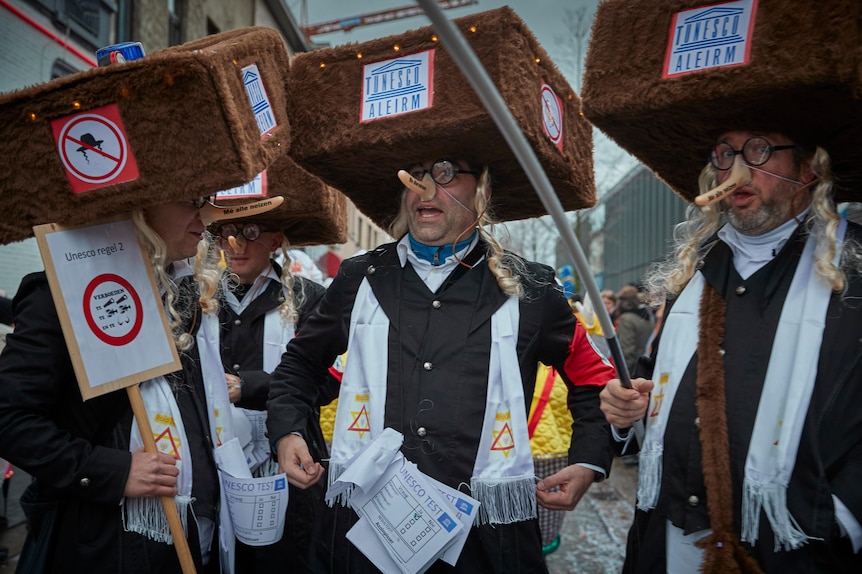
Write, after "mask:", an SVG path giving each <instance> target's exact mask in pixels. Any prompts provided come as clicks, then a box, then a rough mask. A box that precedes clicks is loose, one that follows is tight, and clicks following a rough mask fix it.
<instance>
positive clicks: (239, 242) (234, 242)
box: [227, 235, 248, 255]
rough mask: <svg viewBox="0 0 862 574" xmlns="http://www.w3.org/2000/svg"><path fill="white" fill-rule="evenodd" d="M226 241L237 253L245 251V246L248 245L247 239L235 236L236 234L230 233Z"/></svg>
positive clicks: (240, 253)
mask: <svg viewBox="0 0 862 574" xmlns="http://www.w3.org/2000/svg"><path fill="white" fill-rule="evenodd" d="M227 242H228V243H229V244H230V248H231V249H232V250H233V252H234V253H236V254H237V255H242V254H243V253H245V246H246V245H248V240H247V239H246V238H245V237H243V236H242V235H240V236H239V237H237V236H236V235H231V236H230V237H228V238H227Z"/></svg>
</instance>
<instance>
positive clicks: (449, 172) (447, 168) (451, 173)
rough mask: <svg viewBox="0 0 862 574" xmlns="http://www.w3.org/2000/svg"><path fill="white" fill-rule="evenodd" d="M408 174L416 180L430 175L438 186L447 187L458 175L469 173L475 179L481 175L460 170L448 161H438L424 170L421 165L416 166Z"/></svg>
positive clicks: (471, 170) (456, 165) (476, 172)
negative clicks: (427, 174)
mask: <svg viewBox="0 0 862 574" xmlns="http://www.w3.org/2000/svg"><path fill="white" fill-rule="evenodd" d="M409 173H410V175H412V176H413V177H414V178H415V179H418V180H421V179H422V178H423V177H425V174H426V173H430V174H431V179H433V180H434V182H435V183H437V184H438V185H448V184H450V183H452V180H453V179H455V176H456V175H458V174H459V173H469V174H471V175H474V176H476V177H479V176H480V175H481V172H478V171H476V170H473V169H460V168H459V167H458V164H456V163H455V162H454V161H450V160H448V159H438V160H437V161H435V162H434V163H432V164H431V169H425V168H423V167H422V166H421V165H418V166H416V167H413V168H411V169H410V172H409Z"/></svg>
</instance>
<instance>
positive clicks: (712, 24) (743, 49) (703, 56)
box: [662, 0, 757, 78]
mask: <svg viewBox="0 0 862 574" xmlns="http://www.w3.org/2000/svg"><path fill="white" fill-rule="evenodd" d="M756 13H757V0H737V1H736V2H726V3H724V4H715V5H712V6H701V7H699V8H693V9H691V10H683V11H682V12H677V13H676V14H675V15H674V17H673V21H672V22H671V27H670V35H669V36H670V37H669V40H668V45H667V54H666V56H665V62H664V70H663V73H662V77H663V78H671V77H676V76H680V75H683V74H690V73H692V72H700V71H702V70H709V69H711V68H724V67H729V66H743V65H745V64H747V63H748V58H749V54H750V52H751V41H752V38H753V33H754V19H755V15H756Z"/></svg>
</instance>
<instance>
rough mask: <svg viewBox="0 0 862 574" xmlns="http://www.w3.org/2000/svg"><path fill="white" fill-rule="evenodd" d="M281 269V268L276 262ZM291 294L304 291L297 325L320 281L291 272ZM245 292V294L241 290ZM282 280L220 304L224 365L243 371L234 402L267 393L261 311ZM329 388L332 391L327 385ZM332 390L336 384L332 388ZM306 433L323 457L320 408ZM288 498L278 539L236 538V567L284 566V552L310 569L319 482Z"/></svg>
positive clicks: (248, 403) (255, 400)
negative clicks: (241, 302)
mask: <svg viewBox="0 0 862 574" xmlns="http://www.w3.org/2000/svg"><path fill="white" fill-rule="evenodd" d="M275 271H276V273H277V274H279V275H280V273H281V270H280V269H279V268H278V267H277V266H275ZM294 281H295V282H294V297H297V296H298V295H299V293H300V292H302V293H303V302H302V305H301V307H300V309H299V315H298V317H297V321H296V330H297V331H298V330H299V329H301V328H302V325H303V323H304V322H305V319H306V318H307V317H308V315H309V314H310V313H311V311H313V310H314V308H315V307H317V304H318V303H319V301H320V299H321V298H322V297H323V294H324V293H325V291H326V290H325V289H324V288H323V286H321V285H318V284H317V283H314V282H313V281H310V280H307V279H304V278H302V277H295V278H294ZM246 296H248V295H246ZM282 300H283V298H282V285H281V283H279V282H277V281H274V280H270V281H269V282H268V283H267V285H266V287H265V288H264V290H263V292H262V293H261V294H260V295H259V296H258V297H257V298H255V300H254V301H252V302H251V303H249V305H248V306H247V307H246V308H245V309H243V311H242V313H240V314H239V315H237V314H236V313H235V312H234V311H233V310H232V309H231V308H230V307H229V306H228V305H227V304H225V303H224V302H223V303H222V305H221V307H220V308H219V323H220V324H221V329H220V331H221V333H220V346H221V358H222V363H223V364H224V367H225V371H227V372H230V373H234V374H237V375H239V376H240V377H242V379H243V387H242V398H241V400H240V401H239V402H238V403H237V406H238V407H242V408H246V409H252V410H264V409H265V408H266V399H267V396H268V395H269V380H270V375H269V373H267V372H266V371H264V370H263V336H264V323H265V320H266V316H267V315H268V314H270V313H278V307H279V306H280V305H281V303H282ZM329 392H330V394H331V393H332V391H329ZM335 393H336V394H337V389H335ZM305 434H306V436H309V437H310V440H309V448H310V450H311V452H312V453H313V454H312V456H314V457H315V459H316V460H320V459H322V458H325V457H326V452H327V451H326V444H325V442H324V440H323V433H322V432H321V430H320V418H319V413H318V416H317V417H311V418H309V420H308V425H307V426H306V429H305ZM289 490H290V494H289V502H288V507H287V512H286V516H285V526H284V534H283V535H282V537H281V540H279V541H278V542H276V543H274V544H271V545H269V546H259V547H252V546H246V545H245V544H242V543H241V542H239V541H237V553H236V568H237V572H239V573H242V574H253V573H254V572H275V571H277V570H278V569H280V568H283V566H284V564H285V560H286V557H290V560H291V572H304V571H309V570H310V566H309V559H308V558H307V554H308V553H309V550H310V548H311V533H312V525H313V524H314V521H315V516H316V515H317V514H318V512H319V511H320V510H321V509H322V507H323V505H324V502H323V493H324V486H323V485H322V484H317V485H314V486H312V487H311V488H308V489H306V490H302V489H299V488H296V487H295V486H293V485H290V486H289Z"/></svg>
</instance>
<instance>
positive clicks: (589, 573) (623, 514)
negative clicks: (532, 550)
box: [545, 458, 638, 574]
mask: <svg viewBox="0 0 862 574" xmlns="http://www.w3.org/2000/svg"><path fill="white" fill-rule="evenodd" d="M637 470H638V467H637V466H627V465H626V464H624V463H623V461H622V459H619V458H616V459H614V465H613V467H612V469H611V475H610V477H609V478H608V479H607V480H605V481H604V482H599V483H596V484H593V485H592V486H591V487H590V489H589V490H588V491H587V493H586V494H585V495H584V497H583V498H582V499H581V501H580V502H579V503H578V506H577V507H576V508H575V510H574V511H572V512H570V513H568V514H567V515H566V518H565V519H564V520H563V526H562V529H561V532H560V547H559V549H558V550H557V551H556V552H554V553H552V554H549V555H548V556H547V557H546V558H545V562H546V563H547V565H548V570H549V572H550V574H617V573H619V572H620V570H621V569H622V565H623V559H624V557H625V550H626V535H627V534H628V530H629V527H630V526H631V524H632V519H633V518H634V505H635V495H636V494H637V480H638V474H637Z"/></svg>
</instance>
